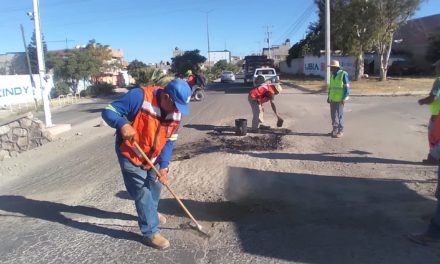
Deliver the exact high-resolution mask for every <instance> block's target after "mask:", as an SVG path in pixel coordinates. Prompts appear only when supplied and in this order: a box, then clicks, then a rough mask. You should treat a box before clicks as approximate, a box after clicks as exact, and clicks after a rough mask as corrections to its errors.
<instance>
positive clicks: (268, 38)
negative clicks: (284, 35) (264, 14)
mask: <svg viewBox="0 0 440 264" xmlns="http://www.w3.org/2000/svg"><path fill="white" fill-rule="evenodd" d="M266 32H267V39H266V40H267V48H268V51H269V53H268V55H269V56H268V58H269V59H271V58H272V54H271V51H270V38H271V37H272V32H270V31H269V26H267V31H266Z"/></svg>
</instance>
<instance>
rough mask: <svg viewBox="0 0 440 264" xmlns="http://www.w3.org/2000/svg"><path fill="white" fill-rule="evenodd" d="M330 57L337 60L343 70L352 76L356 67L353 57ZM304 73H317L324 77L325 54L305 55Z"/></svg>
mask: <svg viewBox="0 0 440 264" xmlns="http://www.w3.org/2000/svg"><path fill="white" fill-rule="evenodd" d="M331 59H335V60H338V61H339V63H340V65H341V67H342V68H343V70H344V71H346V72H347V73H348V76H349V78H350V79H351V78H352V77H353V75H354V74H355V69H356V64H355V62H356V58H355V57H332V58H331ZM304 74H305V75H319V76H322V77H324V78H325V56H321V57H315V56H305V57H304Z"/></svg>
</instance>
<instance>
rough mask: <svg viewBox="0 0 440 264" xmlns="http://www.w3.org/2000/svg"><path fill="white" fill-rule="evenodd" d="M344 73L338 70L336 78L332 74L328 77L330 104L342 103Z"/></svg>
mask: <svg viewBox="0 0 440 264" xmlns="http://www.w3.org/2000/svg"><path fill="white" fill-rule="evenodd" d="M344 73H345V72H344V71H343V70H339V71H338V73H337V74H336V76H334V75H333V74H332V75H331V77H330V91H329V96H328V97H329V99H330V101H331V102H335V103H339V102H342V99H343V97H344V80H343V77H344Z"/></svg>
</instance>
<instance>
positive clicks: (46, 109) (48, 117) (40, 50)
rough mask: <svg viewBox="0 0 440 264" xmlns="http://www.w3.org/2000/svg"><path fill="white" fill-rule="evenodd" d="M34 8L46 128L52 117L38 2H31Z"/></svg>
mask: <svg viewBox="0 0 440 264" xmlns="http://www.w3.org/2000/svg"><path fill="white" fill-rule="evenodd" d="M32 3H33V6H34V13H33V18H34V25H35V40H36V41H35V42H36V46H37V57H38V74H39V77H40V89H41V95H42V97H43V106H44V118H45V120H46V127H52V126H53V125H52V115H51V113H50V106H49V89H47V87H46V80H45V74H46V66H45V64H44V54H43V45H42V41H41V31H40V5H39V1H38V0H32Z"/></svg>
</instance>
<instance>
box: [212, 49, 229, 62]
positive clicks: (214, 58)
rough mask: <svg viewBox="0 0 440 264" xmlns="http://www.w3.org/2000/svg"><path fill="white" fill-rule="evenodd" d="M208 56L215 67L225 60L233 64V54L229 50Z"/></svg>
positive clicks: (214, 52)
mask: <svg viewBox="0 0 440 264" xmlns="http://www.w3.org/2000/svg"><path fill="white" fill-rule="evenodd" d="M208 56H209V57H208V59H209V62H210V63H211V65H214V64H216V63H217V62H219V61H221V60H225V61H226V62H227V63H231V52H230V51H229V50H222V51H210V52H209V54H208Z"/></svg>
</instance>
